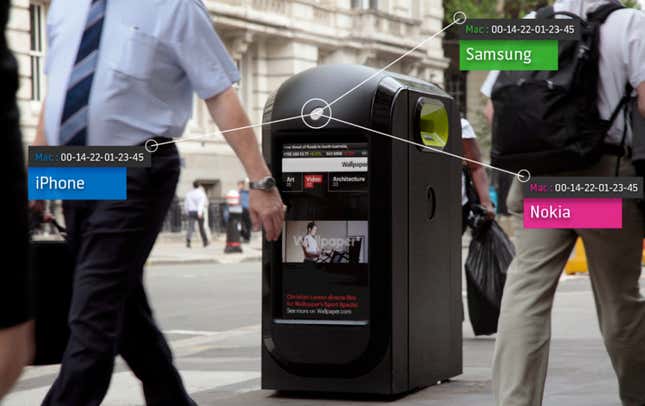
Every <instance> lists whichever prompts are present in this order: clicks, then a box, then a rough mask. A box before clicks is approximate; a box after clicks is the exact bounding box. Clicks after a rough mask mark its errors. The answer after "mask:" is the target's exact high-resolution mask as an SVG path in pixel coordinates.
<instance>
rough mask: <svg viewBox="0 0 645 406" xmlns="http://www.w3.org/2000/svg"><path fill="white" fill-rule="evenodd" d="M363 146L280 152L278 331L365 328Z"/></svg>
mask: <svg viewBox="0 0 645 406" xmlns="http://www.w3.org/2000/svg"><path fill="white" fill-rule="evenodd" d="M367 158H368V157H367V143H332V144H322V143H312V144H285V145H284V146H283V150H282V178H281V182H280V187H281V190H282V191H283V196H284V198H285V201H286V203H287V205H288V206H289V211H288V212H287V219H286V222H285V226H284V230H283V233H282V273H281V278H280V279H281V285H282V297H281V302H282V305H281V309H280V312H281V314H280V315H279V317H277V320H276V322H278V323H313V324H316V323H318V324H348V325H356V324H358V325H364V324H367V321H368V315H369V290H368V288H369V286H368V283H369V278H368V266H367V265H368V221H367V213H368V199H367V176H368V172H367Z"/></svg>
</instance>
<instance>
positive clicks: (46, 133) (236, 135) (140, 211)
mask: <svg viewBox="0 0 645 406" xmlns="http://www.w3.org/2000/svg"><path fill="white" fill-rule="evenodd" d="M47 35H48V42H49V51H48V55H47V58H46V73H47V76H48V86H49V87H48V94H47V98H46V102H45V106H44V109H43V113H42V114H41V120H40V124H39V126H38V132H37V136H36V141H35V144H36V145H143V144H144V143H145V141H146V140H149V139H154V140H156V141H157V142H158V143H159V144H161V145H160V146H159V149H158V150H157V152H155V153H154V154H153V155H152V167H151V168H129V169H128V175H127V176H128V186H127V187H128V190H127V195H128V199H127V200H126V201H66V202H65V204H64V214H65V220H66V224H67V229H68V239H69V241H70V244H71V247H72V249H73V251H74V253H75V255H76V270H75V281H74V295H73V298H72V306H71V310H70V316H69V323H70V331H71V337H70V341H69V343H68V346H67V349H66V351H65V355H64V358H63V362H62V368H61V371H60V374H59V376H58V378H57V379H56V382H55V383H54V385H53V386H52V388H51V389H50V391H49V393H48V394H47V397H46V398H45V400H44V402H43V404H44V405H65V406H70V405H74V406H84V405H97V404H100V403H101V401H102V399H103V398H104V396H105V393H106V392H107V389H108V386H109V382H110V377H111V374H112V370H113V366H114V357H115V356H116V355H117V354H119V355H121V356H122V357H123V359H124V360H125V361H126V362H127V364H128V365H129V367H130V368H131V369H132V371H133V372H134V374H135V375H136V376H137V377H138V378H139V379H140V380H141V381H142V384H143V392H144V394H145V398H146V403H147V404H149V405H173V406H181V405H194V404H195V403H194V402H193V401H192V399H190V396H189V395H188V394H187V393H186V390H185V389H184V386H183V383H182V381H181V378H180V376H179V374H178V372H177V370H176V368H175V367H174V365H173V361H172V355H171V352H170V349H169V347H168V344H167V343H166V341H165V339H164V337H163V334H162V333H161V332H160V331H159V329H158V328H157V326H156V323H155V321H154V319H153V317H152V314H151V310H150V306H149V305H148V301H147V298H146V294H145V291H144V288H143V265H144V264H145V262H146V259H147V257H148V254H149V253H150V250H151V249H152V246H153V244H154V241H155V239H156V237H157V234H158V233H159V231H160V229H161V225H162V223H163V219H164V217H165V214H166V212H167V210H168V207H169V205H170V203H171V201H172V198H173V196H174V193H175V187H176V184H177V179H178V176H179V156H178V153H177V149H176V147H175V144H174V143H172V142H169V141H172V139H175V138H178V137H181V135H182V133H183V132H184V127H185V125H186V122H187V120H188V119H189V117H190V116H191V114H192V95H193V93H197V94H198V95H199V96H200V97H201V98H202V99H204V100H205V101H206V104H207V106H208V109H209V111H210V113H211V116H212V117H213V120H214V121H215V123H216V124H217V125H218V127H219V128H220V129H221V130H222V131H225V130H231V129H235V128H240V127H246V129H244V130H237V131H230V132H226V135H225V138H226V140H227V141H228V143H229V144H230V145H231V147H232V148H233V149H234V151H235V153H236V154H237V156H238V157H239V159H240V160H241V162H242V164H243V166H244V168H245V170H246V173H247V176H248V177H249V179H250V180H251V181H253V182H255V183H254V184H255V185H257V187H256V188H255V189H254V190H252V191H251V192H250V202H249V209H250V212H251V216H252V219H253V220H254V224H255V225H256V226H259V225H262V226H263V227H264V229H265V232H266V236H267V238H268V239H269V240H276V239H277V238H278V237H279V234H280V231H281V228H282V222H283V220H284V206H283V204H282V201H281V199H280V195H279V193H278V191H277V189H276V188H275V187H273V186H272V185H273V184H274V182H271V181H270V180H271V179H270V172H269V169H268V168H267V165H266V163H265V161H264V159H263V158H262V155H261V153H260V149H259V147H258V143H257V140H256V138H255V135H254V133H253V131H252V130H250V129H249V128H248V127H247V126H248V125H249V121H248V118H247V116H246V114H245V112H244V110H243V109H242V107H241V105H240V101H239V99H238V97H237V94H236V93H235V91H234V89H233V88H232V85H233V83H235V82H237V81H238V80H239V73H238V71H237V69H236V67H235V64H234V63H233V61H232V60H231V58H230V57H229V55H228V54H227V53H226V50H225V48H224V46H223V44H222V42H221V40H220V39H219V37H218V36H217V34H216V33H215V31H214V29H213V24H212V21H211V19H210V17H209V14H208V12H207V10H206V9H205V7H204V5H203V4H202V3H201V0H165V1H158V0H137V1H129V0H65V1H63V0H54V1H53V2H52V3H51V6H50V10H49V15H48V22H47Z"/></svg>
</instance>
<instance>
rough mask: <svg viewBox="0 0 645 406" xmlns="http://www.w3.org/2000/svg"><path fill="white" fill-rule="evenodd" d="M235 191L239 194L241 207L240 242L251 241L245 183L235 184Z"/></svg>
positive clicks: (243, 181) (247, 192) (247, 193)
mask: <svg viewBox="0 0 645 406" xmlns="http://www.w3.org/2000/svg"><path fill="white" fill-rule="evenodd" d="M237 191H238V193H239V194H240V204H241V205H242V231H241V234H242V242H246V243H248V242H249V241H251V228H252V224H251V214H250V212H249V190H248V189H247V188H246V181H245V180H241V181H239V182H237Z"/></svg>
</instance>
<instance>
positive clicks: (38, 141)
mask: <svg viewBox="0 0 645 406" xmlns="http://www.w3.org/2000/svg"><path fill="white" fill-rule="evenodd" d="M32 145H34V146H38V147H39V146H45V145H47V138H45V100H44V99H43V105H42V107H41V108H40V114H39V116H38V127H36V137H35V138H34V142H33V143H32Z"/></svg>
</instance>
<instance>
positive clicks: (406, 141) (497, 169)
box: [322, 116, 522, 177]
mask: <svg viewBox="0 0 645 406" xmlns="http://www.w3.org/2000/svg"><path fill="white" fill-rule="evenodd" d="M322 117H324V118H329V119H331V120H334V121H338V122H339V123H343V124H345V125H348V126H351V127H356V128H360V129H361V130H365V131H370V132H373V133H375V134H379V135H382V136H384V137H388V138H391V139H393V140H397V141H401V142H405V143H406V144H410V145H415V146H417V147H420V148H423V149H427V150H430V151H433V152H438V153H440V154H444V155H448V156H450V157H453V158H457V159H459V160H461V161H466V162H470V163H473V164H476V165H481V166H484V167H486V168H490V169H493V170H496V171H500V172H504V173H507V174H509V175H513V176H517V177H521V176H522V175H521V174H520V173H516V172H512V171H509V170H506V169H502V168H498V167H495V166H492V165H489V164H486V163H483V162H479V161H475V160H474V159H468V158H466V157H463V156H460V155H457V154H453V153H450V152H446V151H443V150H440V149H438V148H433V147H429V146H427V145H423V144H419V143H417V142H414V141H410V140H406V139H405V138H400V137H396V136H394V135H392V134H388V133H384V132H382V131H378V130H374V129H372V128H368V127H365V126H362V125H360V124H356V123H350V122H349V121H345V120H341V119H339V118H335V117H330V116H322Z"/></svg>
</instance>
